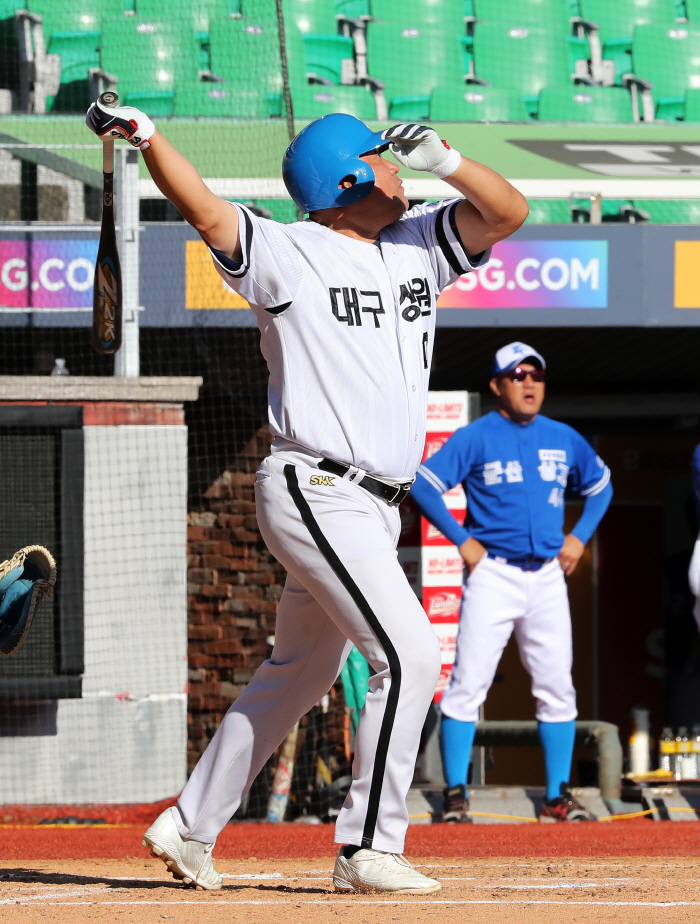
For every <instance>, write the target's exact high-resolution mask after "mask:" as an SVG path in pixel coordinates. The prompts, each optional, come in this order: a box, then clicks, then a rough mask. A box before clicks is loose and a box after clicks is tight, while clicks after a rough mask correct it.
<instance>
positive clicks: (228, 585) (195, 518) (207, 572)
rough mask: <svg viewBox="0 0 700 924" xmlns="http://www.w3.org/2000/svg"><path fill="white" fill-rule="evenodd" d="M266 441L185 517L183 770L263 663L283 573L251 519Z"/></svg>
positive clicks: (259, 440)
mask: <svg viewBox="0 0 700 924" xmlns="http://www.w3.org/2000/svg"><path fill="white" fill-rule="evenodd" d="M269 446H270V437H269V434H268V432H267V427H266V426H265V427H262V428H261V429H260V430H259V431H258V432H257V433H256V434H255V435H254V436H253V437H252V439H251V440H250V441H249V442H248V444H247V445H246V446H245V448H244V449H243V451H242V452H241V453H240V455H238V456H237V457H236V459H235V461H234V464H233V465H232V466H231V470H226V471H224V472H222V473H221V474H220V476H219V477H218V478H217V479H216V481H214V483H213V484H212V485H211V486H210V487H209V488H208V490H207V491H206V492H205V494H204V498H203V501H202V504H201V507H200V509H198V510H192V511H191V512H190V513H189V515H188V528H187V551H188V561H187V564H188V572H187V577H188V617H189V618H188V621H189V668H190V671H189V712H188V731H189V735H188V739H189V740H188V755H187V756H188V765H189V769H190V770H191V769H192V768H193V767H194V765H195V764H196V762H197V761H198V760H199V757H200V756H201V754H202V752H203V751H204V749H205V748H206V746H207V744H208V743H209V740H210V738H211V737H212V736H213V734H214V732H215V731H216V729H217V728H218V726H219V722H220V721H221V718H222V716H223V714H224V713H225V712H226V710H227V709H228V708H229V706H230V705H231V703H232V702H233V701H234V700H235V699H236V697H237V696H239V695H240V693H242V692H243V690H244V689H245V685H246V684H247V682H248V681H249V680H250V678H251V677H252V676H253V674H254V673H255V671H256V669H257V668H258V667H259V665H260V664H261V663H262V662H263V661H264V660H265V658H266V657H267V655H268V651H269V648H268V643H267V638H268V637H269V636H270V635H274V631H275V614H276V612H277V604H278V602H279V598H280V596H281V594H282V587H283V585H284V580H285V571H284V568H282V566H281V565H280V564H279V563H278V562H277V561H276V560H275V559H274V558H273V557H272V555H270V553H269V552H268V551H267V549H266V548H265V545H264V543H263V541H262V538H261V536H260V533H259V531H258V524H257V520H256V517H255V501H254V497H253V484H254V482H255V471H256V469H257V468H258V466H259V464H260V461H261V460H262V459H263V458H264V457H265V456H266V455H267V453H268V451H269Z"/></svg>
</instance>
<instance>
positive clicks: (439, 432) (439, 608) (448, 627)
mask: <svg viewBox="0 0 700 924" xmlns="http://www.w3.org/2000/svg"><path fill="white" fill-rule="evenodd" d="M468 420H469V396H468V394H467V392H466V391H448V392H432V391H431V392H429V394H428V428H427V434H426V440H425V449H424V451H423V461H425V460H426V459H428V458H430V456H432V455H434V454H435V453H436V452H437V451H438V450H439V449H440V448H441V446H443V444H444V443H445V442H447V440H448V439H449V438H450V436H451V435H452V434H453V433H454V432H455V430H457V429H459V428H460V427H464V426H466V424H467V422H468ZM445 502H446V503H447V506H448V508H449V509H450V511H451V512H452V515H453V516H454V517H455V519H457V520H458V521H459V522H463V520H464V516H465V513H466V499H465V496H464V491H463V490H462V488H461V486H459V487H457V488H453V489H452V490H451V491H449V492H448V493H447V494H446V495H445ZM400 509H401V539H400V542H399V561H400V562H401V564H402V566H403V569H404V571H405V572H406V575H407V576H408V579H409V581H410V583H411V586H412V587H413V589H414V590H415V592H416V594H417V595H418V597H419V599H420V600H421V602H422V604H423V607H424V608H425V611H426V613H427V614H428V618H429V619H430V621H431V623H432V624H433V626H434V628H435V632H436V633H437V637H438V639H439V640H440V650H441V652H442V670H441V672H440V679H439V681H438V685H437V689H436V691H435V702H439V700H440V698H441V697H442V694H443V692H444V690H445V689H446V687H447V684H448V683H449V681H450V675H451V673H452V666H453V664H454V660H455V649H456V644H457V628H458V625H459V610H460V605H461V602H462V575H463V568H464V563H463V561H462V556H461V555H460V554H459V550H458V549H457V548H455V546H454V545H452V544H451V543H450V542H449V540H448V539H446V538H445V536H443V535H442V533H441V532H439V531H438V530H437V529H435V527H434V526H432V525H431V524H430V523H429V522H428V521H427V520H426V519H425V517H422V516H421V515H420V512H419V511H418V509H417V508H416V506H415V505H414V504H413V502H412V501H411V499H410V498H409V499H408V500H407V501H405V502H404V503H403V504H402V505H401V508H400Z"/></svg>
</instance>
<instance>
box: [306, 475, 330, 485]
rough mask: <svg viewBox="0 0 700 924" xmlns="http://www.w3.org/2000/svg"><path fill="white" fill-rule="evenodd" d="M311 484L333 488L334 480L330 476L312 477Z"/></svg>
mask: <svg viewBox="0 0 700 924" xmlns="http://www.w3.org/2000/svg"><path fill="white" fill-rule="evenodd" d="M309 484H321V485H326V486H329V487H333V479H332V477H331V476H330V475H312V476H311V478H310V479H309Z"/></svg>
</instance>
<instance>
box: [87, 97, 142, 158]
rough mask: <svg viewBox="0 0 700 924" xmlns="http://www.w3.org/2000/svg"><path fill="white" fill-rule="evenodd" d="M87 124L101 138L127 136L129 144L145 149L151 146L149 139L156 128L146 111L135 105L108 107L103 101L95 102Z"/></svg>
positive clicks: (88, 114)
mask: <svg viewBox="0 0 700 924" xmlns="http://www.w3.org/2000/svg"><path fill="white" fill-rule="evenodd" d="M85 124H86V125H87V127H88V128H89V129H90V130H91V131H93V132H94V133H95V134H96V135H98V136H99V137H100V138H103V139H104V138H126V140H127V141H128V142H129V144H133V146H134V147H135V148H140V149H141V150H142V151H145V150H146V149H147V148H150V146H151V143H150V141H149V140H148V139H149V138H151V137H153V133H154V132H155V130H156V127H155V125H154V124H153V122H152V121H151V120H150V119H149V118H148V116H147V115H146V113H145V112H141V110H140V109H134V107H133V106H115V108H114V109H108V108H107V107H106V106H103V105H101V103H99V102H97V103H93V104H92V105H91V106H90V108H89V109H88V111H87V115H86V116H85Z"/></svg>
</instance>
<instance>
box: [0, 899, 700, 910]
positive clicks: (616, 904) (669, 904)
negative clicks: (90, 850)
mask: <svg viewBox="0 0 700 924" xmlns="http://www.w3.org/2000/svg"><path fill="white" fill-rule="evenodd" d="M0 904H2V905H7V904H12V905H21V904H24V903H23V902H21V901H18V900H15V899H12V900H5V901H0ZM44 904H45V905H57V906H60V905H66V906H70V907H77V906H83V905H158V906H163V905H196V906H198V907H199V908H207V907H210V906H211V905H226V906H228V907H229V908H231V907H233V908H235V907H236V906H237V905H255V906H258V905H284V906H286V907H288V908H291V907H301V906H302V905H327V904H328V899H324V900H323V901H319V900H316V899H313V900H308V899H307V900H303V899H302V900H301V901H300V900H299V899H298V898H297V897H296V896H293V897H291V898H290V900H289V901H286V902H284V901H279V900H269V899H266V900H259V901H249V900H241V901H228V902H227V901H220V900H215V901H208V900H206V899H205V900H203V901H201V902H199V901H188V900H183V901H178V902H173V901H147V900H146V899H140V900H137V901H122V900H121V899H119V900H116V901H102V902H99V901H92V902H89V901H85V902H54V901H47V902H44ZM333 904H334V905H356V906H357V905H363V906H364V905H408V906H409V907H410V906H412V905H460V906H468V905H552V906H554V905H557V906H558V905H565V906H567V907H568V906H570V905H583V906H586V905H595V906H597V907H611V908H684V907H693V908H700V902H686V901H665V902H663V901H656V902H651V901H637V902H625V901H598V900H595V901H589V902H583V901H545V900H544V899H526V898H523V899H508V900H500V899H457V898H455V899H445V898H433V899H430V898H427V899H416V898H413V897H412V896H408V897H407V898H406V899H404V900H403V901H402V900H399V899H392V898H387V899H383V900H379V901H375V900H372V899H369V900H368V899H362V898H360V897H359V896H358V897H357V898H355V899H340V900H336V901H334V902H333Z"/></svg>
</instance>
